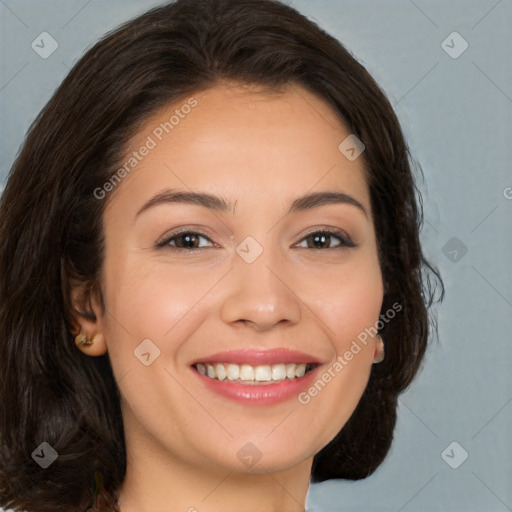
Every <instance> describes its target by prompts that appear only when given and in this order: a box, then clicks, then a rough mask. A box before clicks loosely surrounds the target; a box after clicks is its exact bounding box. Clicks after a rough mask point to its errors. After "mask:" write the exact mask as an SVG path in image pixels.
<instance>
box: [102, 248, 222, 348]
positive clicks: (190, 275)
mask: <svg viewBox="0 0 512 512" xmlns="http://www.w3.org/2000/svg"><path fill="white" fill-rule="evenodd" d="M111 261H115V264H111V265H110V268H109V269H108V271H107V272H106V276H107V279H106V280H105V288H106V291H107V293H106V301H105V302H106V307H107V310H108V311H109V313H111V315H112V317H113V321H111V320H112V319H111V318H107V324H108V330H110V333H111V335H110V336H111V341H112V342H113V343H114V344H116V345H117V344H118V343H122V344H123V345H124V346H126V344H127V343H126V340H128V339H130V340H131V342H132V343H133V348H135V346H137V345H138V344H139V343H140V342H141V341H142V340H143V339H145V338H149V339H151V340H152V341H154V342H155V343H156V344H157V346H159V348H160V350H161V351H162V352H163V351H164V348H165V347H167V348H171V347H173V346H174V345H173V344H172V343H171V342H172V338H173V334H174V333H176V332H178V331H179V332H180V337H182V336H183V332H182V331H183V329H185V330H188V329H189V326H188V324H189V323H190V322H189V320H191V319H192V318H194V317H195V315H194V308H195V307H196V306H197V304H198V303H199V302H200V301H201V300H202V298H203V297H204V296H205V294H206V293H207V292H208V290H209V289H210V288H211V287H212V286H213V284H214V283H215V281H214V280H213V278H214V276H213V273H212V272H211V271H208V270H205V269H200V268H199V267H195V268H192V267H190V268H189V269H186V268H183V267H180V268H177V267H176V266H174V265H170V264H165V263H163V262H162V261H159V260H158V259H155V260H151V261H150V260H149V259H148V258H147V257H144V256H143V255H140V254H128V256H127V257H123V256H122V255H120V256H119V257H118V258H112V259H111ZM119 340H120V341H119ZM174 348H176V347H174Z"/></svg>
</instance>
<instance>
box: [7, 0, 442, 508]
mask: <svg viewBox="0 0 512 512" xmlns="http://www.w3.org/2000/svg"><path fill="white" fill-rule="evenodd" d="M222 79H227V80H234V81H237V82H239V83H245V84H258V85H261V86H263V87H266V88H268V89H271V90H274V89H279V87H280V86H284V85H289V84H291V85H294V84H295V85H299V86H303V87H305V88H306V89H307V90H309V91H311V92H312V93H313V94H315V95H317V96H318V97H319V98H322V99H323V100H325V101H327V102H328V104H329V105H330V106H331V107H332V109H333V111H334V112H335V113H336V114H337V115H338V116H339V119H340V121H341V122H342V123H344V125H346V127H347V128H348V129H349V130H350V132H351V133H353V134H355V135H356V136H357V137H358V138H359V139H360V140H361V141H363V143H364V145H365V146H366V149H365V151H364V153H363V154H362V155H361V157H360V158H362V159H363V162H364V167H365V170H366V173H367V181H368V186H369V190H370V197H371V207H372V211H373V212H374V224H375V232H376V236H377V243H378V254H379V261H380V265H381V270H382V275H383V279H384V286H385V288H384V299H383V304H382V311H381V314H383V313H384V312H385V311H388V310H389V309H390V308H392V305H393V304H395V303H399V304H401V305H402V308H403V309H402V311H401V312H400V313H399V314H397V315H396V317H395V318H394V319H393V321H390V322H382V323H383V325H382V328H381V329H380V331H379V333H380V334H381V335H382V337H383V338H384V340H385V343H386V358H385V360H384V362H383V363H381V364H378V365H373V367H372V370H371V375H370V378H369V382H368V385H367V387H366V389H365V391H364V394H363V395H362V398H361V400H360V402H359V404H358V406H357V408H356V410H355V411H354V413H353V414H352V416H351V417H350V419H349V420H348V422H347V423H346V425H345V426H344V427H343V429H342V430H341V431H340V432H339V433H338V435H337V436H336V437H335V438H334V439H333V440H332V441H331V442H330V443H329V444H328V445H327V446H325V447H324V448H323V449H322V450H321V451H320V452H319V453H318V454H316V456H315V457H314V461H313V466H312V474H311V480H312V482H321V481H324V480H327V479H332V478H343V479H353V480H355V479H361V478H365V477H367V476H368V475H370V474H371V473H372V472H373V471H374V470H375V469H376V468H377V467H378V466H379V465H380V464H381V462H382V461H383V459H384V458H385V456H386V454H387V453H388V450H389V448H390V445H391V443H392V438H393V431H394V427H395V422H396V409H397V399H398V395H399V394H400V393H401V392H403V391H404V390H405V389H406V388H407V387H408V386H409V384H410V383H411V381H412V379H413V378H414V376H415V375H416V374H417V372H418V370H419V368H420V365H421V362H422V359H423V356H424V353H425V350H426V348H427V343H428V341H429V340H430V339H431V338H432V336H431V335H432V334H433V333H434V332H435V327H436V321H435V318H434V315H433V314H432V311H431V310H430V308H431V306H432V305H433V304H434V303H435V302H436V299H435V295H436V290H437V289H438V285H439V286H440V290H441V294H440V298H439V300H442V298H443V296H444V287H443V283H442V280H441V277H440V275H439V272H438V270H437V269H436V268H435V267H433V266H432V265H431V264H430V263H429V262H428V261H427V260H426V258H425V257H424V255H423V253H422V249H421V245H420V239H419V233H420V231H421V226H422V215H423V214H422V202H421V195H420V192H419V189H418V187H417V185H416V177H415V176H413V173H412V168H413V167H415V164H414V161H413V159H412V157H411V155H410V152H409V148H408V146H407V144H406V142H405V140H404V136H403V133H402V131H401V127H400V125H399V122H398V120H397V117H396V115H395V113H394V111H393V108H392V106H391V105H390V103H389V101H388V99H387V98H386V95H385V94H384V92H383V91H382V90H381V89H380V87H379V86H378V85H377V84H376V82H375V81H374V80H373V78H372V77H371V76H370V74H369V73H368V72H367V71H366V69H365V68H364V67H363V66H362V65H361V64H360V63H359V62H358V61H357V60H356V59H355V58H354V57H353V56H352V55H351V53H350V52H349V51H348V50H347V49H346V48H345V47H344V46H343V45H342V44H341V43H340V42H339V41H337V40H336V39H335V38H333V37H331V36H330V35H328V34H327V33H326V32H325V31H323V30H322V29H321V28H319V27H318V26H317V25H316V24H315V23H313V22H312V21H310V20H308V19H307V18H306V17H304V16H303V15H301V14H300V13H298V12H297V11H296V10H294V9H292V8H291V7H289V6H286V5H284V4H281V3H279V2H277V1H273V0H236V1H235V0H177V1H175V2H172V3H168V4H165V5H163V6H160V7H157V8H154V9H152V10H150V11H148V12H146V13H144V14H143V15H141V16H139V17H137V18H135V19H133V20H132V21H129V22H127V23H125V24H123V25H122V26H120V27H119V28H118V29H116V30H115V31H113V32H111V33H109V34H107V35H106V36H105V37H104V38H103V39H102V40H100V41H99V42H98V43H97V44H96V45H95V46H93V47H92V48H91V49H89V50H88V51H87V52H86V53H85V55H84V56H83V57H82V58H81V59H80V60H79V61H78V62H77V63H76V65H75V66H74V67H73V69H72V70H71V71H70V73H69V74H68V76H67V77H66V78H65V80H64V81H63V82H62V84H61V85H60V87H59V88H58V89H57V90H56V92H55V93H54V95H53V97H52V98H51V99H50V101H49V102H48V103H47V104H46V106H45V107H44V108H43V110H42V111H41V113H40V114H39V115H38V117H37V118H36V120H35V121H34V123H33V124H32V125H31V127H30V129H29V131H28V133H27V136H26V138H25V141H24V143H23V145H22V148H21V150H20V152H19V153H18V155H17V158H16V161H15V163H14V165H13V167H12V169H11V172H10V174H9V177H8V180H7V184H6V187H5V190H4V192H3V195H2V197H1V202H0V354H1V358H0V505H1V506H2V507H4V508H13V509H16V510H24V511H27V512H31V511H37V512H60V511H62V512H64V511H65V512H69V511H76V512H83V511H84V510H86V509H90V510H100V509H103V510H113V509H114V508H115V499H114V497H115V495H116V492H117V490H118V489H119V488H120V486H121V484H122V482H123V480H124V476H125V471H126V448H125V439H124V432H123V424H122V415H121V410H120V396H119V390H118V388H117V385H116V382H115V379H114V376H113V372H112V368H111V365H110V361H109V356H108V353H107V354H105V355H103V356H98V357H90V356H87V355H85V354H83V353H82V352H81V351H80V350H78V349H77V347H76V346H75V343H74V336H73V334H72V332H73V328H74V327H75V326H76V325H75V322H74V320H73V319H74V318H75V313H76V312H75V311H73V309H72V304H71V302H70V296H69V292H70V282H71V280H75V279H76V280H79V281H81V282H84V283H86V284H87V285H88V290H89V292H90V293H91V294H92V293H94V292H98V293H99V294H100V296H101V284H100V282H99V276H100V272H101V268H102V264H103V258H104V239H103V229H102V215H103V211H104V207H105V202H106V201H107V199H108V196H107V197H105V199H104V200H98V199H97V197H96V196H95V194H94V191H95V190H96V189H97V188H98V187H101V186H102V185H103V184H104V183H105V182H107V181H108V180H109V178H111V177H112V175H113V174H114V172H115V170H116V169H118V166H119V165H120V162H121V159H122V156H123V154H124V151H125V149H126V147H127V143H128V141H129V140H130V138H131V137H132V136H133V135H134V134H135V133H136V132H137V129H138V127H140V126H141V123H143V122H144V120H146V119H147V118H148V117H149V116H151V115H152V114H154V113H155V112H156V111H158V110H159V109H161V108H162V107H164V106H166V105H168V104H170V103H173V102H178V101H180V100H181V99H182V98H185V97H187V96H190V95H191V94H193V93H195V92H197V91H200V90H205V89H208V88H211V87H214V86H215V84H216V83H218V82H219V80H222ZM340 142H341V141H340ZM416 168H417V169H418V168H419V166H418V167H416ZM421 175H422V173H421V168H419V173H418V174H417V176H421ZM42 442H47V443H48V444H49V445H50V446H51V447H52V448H53V449H54V450H55V451H56V452H57V454H58V457H57V459H56V460H55V461H54V462H53V463H52V464H51V465H50V466H49V467H47V468H46V469H43V468H42V467H41V466H40V465H39V464H37V463H36V457H34V452H36V453H39V452H37V450H36V449H38V450H41V448H38V447H40V445H41V443H42Z"/></svg>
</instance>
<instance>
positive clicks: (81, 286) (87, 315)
mask: <svg viewBox="0 0 512 512" xmlns="http://www.w3.org/2000/svg"><path fill="white" fill-rule="evenodd" d="M70 306H71V309H72V316H73V324H74V326H75V327H74V329H73V330H72V334H73V335H74V336H75V344H76V346H77V347H78V348H79V349H80V350H81V351H82V352H83V353H84V354H87V355H90V356H100V355H103V354H105V353H106V352H108V349H107V345H106V342H105V337H104V335H103V332H102V322H101V307H100V302H99V300H97V298H96V297H93V289H92V288H91V287H88V286H86V284H85V283H81V282H78V281H74V282H72V283H70Z"/></svg>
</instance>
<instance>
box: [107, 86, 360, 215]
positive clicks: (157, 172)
mask: <svg viewBox="0 0 512 512" xmlns="http://www.w3.org/2000/svg"><path fill="white" fill-rule="evenodd" d="M349 135H350V132H349V131H348V129H347V128H346V127H345V126H344V125H343V123H342V122H341V121H340V119H339V117H338V116H337V114H336V113H335V111H334V110H333V109H332V107H331V106H330V105H328V104H327V103H326V102H325V101H324V100H323V99H321V98H319V97H317V96H316V95H314V94H312V93H310V92H309V91H307V90H306V89H304V88H302V87H301V86H299V85H296V84H293V85H287V86H285V87H282V88H280V89H279V90H265V89H262V88H261V87H258V86H254V85H241V84H233V83H221V84H219V85H216V86H215V87H212V88H210V89H207V90H204V91H199V92H197V93H193V94H191V95H190V96H188V97H184V98H182V99H181V100H179V101H177V102H174V103H173V104H172V105H167V106H165V107H164V108H162V109H160V110H159V111H157V112H155V113H154V114H153V115H152V116H151V117H150V118H149V119H148V120H146V121H145V123H144V124H143V125H142V126H141V128H140V129H139V131H138V132H137V133H136V135H135V136H134V137H133V138H132V139H131V140H130V142H129V145H128V147H127V151H126V154H125V155H124V158H123V162H122V163H121V165H123V164H126V163H127V162H129V161H131V163H133V164H134V165H133V166H130V165H127V166H126V167H127V169H129V172H127V173H125V177H124V178H123V180H122V182H121V183H120V184H119V185H118V186H117V190H115V193H116V195H119V196H120V197H121V196H124V195H125V194H124V193H123V190H124V191H126V194H136V195H137V196H144V195H145V196H147V195H149V194H151V193H152V192H154V191H155V190H156V189H158V187H163V186H168V187H175V188H182V189H185V190H186V189H202V190H206V191H208V192H211V193H216V192H218V193H222V194H223V195H224V196H226V197H229V198H232V199H233V200H244V199H246V200H248V199H251V198H252V199H256V198H259V199H264V198H265V197H269V194H270V195H272V194H274V195H275V196H276V198H277V199H282V198H284V197H288V196H289V197H293V196H296V195H301V194H303V193H305V192H307V191H314V189H315V188H316V189H322V190H325V189H330V188H337V189H343V190H345V191H347V192H350V193H352V194H356V195H358V196H359V199H360V200H361V201H362V202H366V205H367V206H369V204H368V190H367V185H366V179H365V175H366V173H365V169H364V163H363V159H362V158H357V159H356V160H354V161H350V160H349V159H347V158H346V157H345V156H344V155H343V154H342V153H341V152H340V150H339V145H340V143H341V142H342V141H343V140H345V139H346V138H347V136H349ZM144 147H146V148H149V149H146V150H144V151H143V152H144V156H141V155H140V153H141V152H142V151H141V149H142V148H144ZM134 152H135V153H138V155H137V157H135V156H134ZM239 198H240V199H239Z"/></svg>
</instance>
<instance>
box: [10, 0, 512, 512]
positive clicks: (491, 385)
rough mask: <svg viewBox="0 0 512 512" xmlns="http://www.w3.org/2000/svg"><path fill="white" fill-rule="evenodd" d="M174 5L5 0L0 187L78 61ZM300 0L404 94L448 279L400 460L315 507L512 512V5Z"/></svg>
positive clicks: (399, 433)
mask: <svg viewBox="0 0 512 512" xmlns="http://www.w3.org/2000/svg"><path fill="white" fill-rule="evenodd" d="M159 3H160V2H157V1H140V0H139V1H133V0H132V1H126V0H125V1H118V0H115V1H114V0H111V1H104V0H103V1H101V0H89V1H86V0H82V1H74V0H67V1H56V0H47V1H41V0H39V1H24V0H16V1H15V0H0V26H1V38H0V41H1V54H0V55H1V59H0V71H1V74H0V95H1V97H0V116H1V134H0V190H1V189H2V188H3V185H2V183H3V182H4V180H5V177H6V175H7V173H8V171H9V169H10V166H11V165H12V162H13V160H14V157H15V155H16V153H17V151H18V148H19V145H20V143H21V142H22V140H23V138H24V134H25V132H26V130H27V128H28V127H29V125H30V123H31V122H32V120H33V119H34V117H35V116H36V114H37V113H38V112H39V110H40V109H41V108H42V107H43V105H44V104H45V103H46V102H47V101H48V99H49V98H50V96H51V94H52V92H53V91H54V90H55V88H56V86H57V85H58V84H59V83H60V82H61V80H62V79H63V78H64V76H65V75H66V73H67V72H68V71H69V68H70V66H71V65H72V64H73V63H74V62H75V61H76V59H77V58H79V57H80V56H81V55H82V54H83V53H84V51H85V50H86V49H87V48H89V47H90V46H91V45H92V43H94V42H95V41H96V40H97V39H98V38H99V37H100V36H102V35H103V34H104V33H105V32H106V31H108V30H110V29H112V28H114V27H115V26H117V25H118V24H119V23H121V22H122V21H125V20H126V19H128V18H130V17H132V16H133V15H136V14H138V13H141V12H143V11H144V10H146V9H147V8H149V7H152V6H154V5H157V4H159ZM287 3H289V4H291V5H293V6H294V7H296V8H297V9H298V10H299V11H301V12H303V13H304V14H306V15H307V16H309V17H310V18H312V19H313V20H315V21H317V22H318V23H319V24H320V25H321V26H322V27H323V28H325V29H326V30H327V31H329V32H330V33H332V34H333V35H334V36H335V37H337V38H338V39H340V41H341V42H342V43H344V44H345V45H346V46H347V47H348V49H349V50H351V51H352V52H353V54H354V55H355V56H356V58H358V59H359V60H360V61H361V62H362V63H363V64H364V65H365V66H366V67H367V69H368V70H369V71H370V73H371V74H372V75H373V76H374V77H375V79H376V80H377V81H378V82H379V83H380V84H381V86H382V87H383V89H384V90H385V91H386V93H387V94H388V96H389V98H390V100H391V102H392V104H393V105H394V107H395V110H396V112H397V114H398V116H399V118H400V120H401V122H402V125H403V128H404V131H405V134H406V137H407V139H408V142H409V144H410V146H411V148H412V151H413V154H414V156H415V158H416V160H417V161H418V162H419V164H420V165H421V166H422V168H423V171H424V173H425V184H424V185H422V186H421V188H422V191H423V196H424V203H425V217H426V221H425V227H424V229H423V232H422V240H423V242H424V246H425V252H426V254H427V256H428V257H430V259H431V260H432V261H433V263H434V264H436V265H438V267H439V268H440V270H441V272H442V274H443V277H444V280H445V285H446V288H447V295H446V299H445V301H444V303H443V304H442V305H441V306H440V307H438V309H437V315H438V321H439V340H438V341H437V342H435V343H434V344H432V347H431V349H430V352H429V353H428V354H427V357H426V361H425V364H424V367H423V370H422V372H421V374H420V375H419V376H418V378H417V379H416V381H415V382H414V383H413V384H412V386H411V387H410V388H409V390H407V392H406V393H404V394H403V395H402V396H401V398H400V402H399V418H398V424H397V428H396V435H395V440H394V444H393V446H392V449H391V452H390V454H389V456H388V458H387V459H386V461H385V462H384V463H383V464H382V466H381V467H380V468H379V469H378V470H377V471H376V473H375V474H374V475H372V476H371V477H369V478H367V479H366V480H362V481H358V482H350V481H329V482H326V483H322V484H316V485H312V486H311V488H310V492H309V495H308V504H309V506H310V508H311V510H314V511H315V512H319V511H324V512H327V511H340V510H342V511H361V512H362V511H364V512H371V511H375V512H377V511H378V512H386V511H390V512H401V511H404V512H412V511H422V512H425V511H432V512H434V511H442V512H450V511H454V512H473V511H479V512H502V511H503V512H504V511H507V510H509V511H512V469H511V459H512V442H511V437H510V434H511V432H512V428H511V427H512V421H511V419H512V404H511V401H512V385H511V384H512V382H511V377H510V375H511V372H510V370H511V361H512V357H511V355H512V344H511V335H510V334H511V332H512V315H511V309H512V286H511V271H510V262H511V260H512V259H511V256H512V247H511V245H512V244H511V236H510V233H512V230H511V224H512V215H511V209H512V199H511V198H512V175H511V173H510V162H511V161H512V158H511V157H512V154H511V153H512V151H511V149H510V148H511V144H510V142H511V140H512V138H511V135H512V134H511V131H512V122H511V120H512V87H511V84H512V67H511V63H512V58H511V57H512V55H511V53H512V30H511V24H512V2H511V1H510V0H500V1H496V0H492V1H420V0H416V1H412V0H410V1H405V0H403V1H395V0H393V1H368V0H365V1H334V0H333V1H311V0H310V1H303V0H295V1H288V2H287ZM44 31H46V32H49V33H50V34H51V35H52V37H53V38H54V39H55V40H56V41H57V42H58V45H59V46H58V49H57V50H56V51H55V52H54V53H53V54H52V55H51V56H50V57H49V58H47V59H43V58H41V57H40V56H39V55H38V54H37V53H36V52H35V51H34V50H33V49H32V48H31V43H32V41H33V40H35V39H36V37H37V36H38V35H39V34H41V33H42V32H44ZM454 31H456V32H458V33H459V34H460V35H461V36H462V38H463V39H464V40H465V41H467V43H468V45H469V46H468V48H467V50H466V51H465V52H464V53H462V54H461V55H460V56H458V58H452V57H451V56H450V55H449V54H448V53H447V52H446V51H445V49H443V46H442V42H443V41H444V40H445V39H446V38H447V36H449V35H450V34H451V33H452V32H454ZM462 44H463V41H462V40H461V39H457V37H455V39H454V38H453V37H452V38H449V39H448V40H447V42H446V43H445V44H444V48H446V49H447V50H448V51H451V52H452V54H453V53H454V52H456V53H458V52H459V51H460V50H461V49H462V48H463V46H462ZM447 45H448V46H451V47H452V48H447ZM454 237H455V238H454ZM446 244H448V245H446ZM464 248H466V249H467V253H465V254H464V250H465V249H464ZM453 442H456V443H458V444H457V445H452V446H451V447H449V445H450V444H451V443H453ZM447 447H449V449H448V450H447V452H444V451H445V449H446V448H447ZM443 452H444V453H445V456H444V458H443V456H442V453H443ZM465 452H467V454H468V458H467V459H466V460H465V461H464V462H463V463H462V464H460V462H461V461H462V459H463V455H464V454H465ZM446 461H449V462H450V463H451V464H452V465H453V466H456V465H458V464H460V465H459V467H457V469H453V468H452V467H450V465H448V463H447V462H446Z"/></svg>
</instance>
